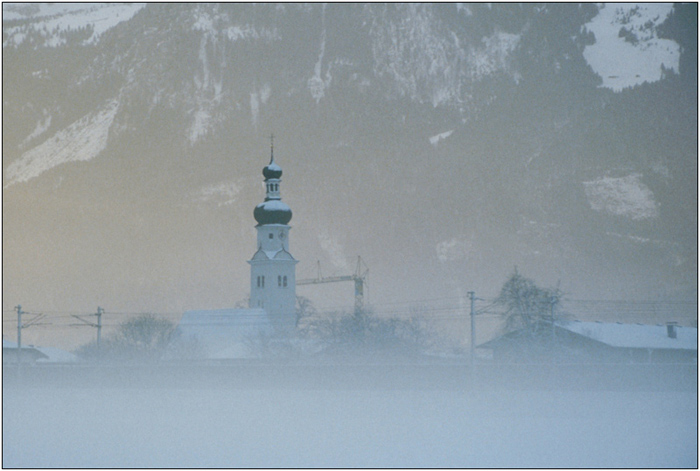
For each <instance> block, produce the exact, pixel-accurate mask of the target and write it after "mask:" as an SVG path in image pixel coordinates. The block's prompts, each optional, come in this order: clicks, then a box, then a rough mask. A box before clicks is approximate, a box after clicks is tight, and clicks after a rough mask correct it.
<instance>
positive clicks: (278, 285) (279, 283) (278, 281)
mask: <svg viewBox="0 0 700 471" xmlns="http://www.w3.org/2000/svg"><path fill="white" fill-rule="evenodd" d="M277 287H278V288H281V287H282V277H281V276H280V275H277Z"/></svg>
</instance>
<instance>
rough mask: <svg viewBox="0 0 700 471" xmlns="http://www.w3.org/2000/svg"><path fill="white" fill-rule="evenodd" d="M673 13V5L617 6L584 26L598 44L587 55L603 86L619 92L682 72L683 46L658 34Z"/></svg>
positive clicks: (642, 4)
mask: <svg viewBox="0 0 700 471" xmlns="http://www.w3.org/2000/svg"><path fill="white" fill-rule="evenodd" d="M672 11H673V4H671V3H663V4H648V3H613V4H608V5H604V6H603V7H602V8H601V9H600V12H599V13H598V15H597V16H596V17H595V18H593V20H591V22H590V23H587V24H586V25H585V26H584V28H586V29H587V30H588V31H590V32H592V33H593V34H594V35H595V41H596V42H595V44H593V45H591V46H588V47H586V49H585V50H584V51H583V55H584V57H585V58H586V60H587V61H588V63H589V64H590V66H591V67H592V68H593V70H595V71H596V73H597V74H598V75H600V77H601V78H602V79H603V85H602V86H603V87H607V88H611V89H612V90H614V91H616V92H619V91H620V90H623V89H624V88H628V87H633V86H635V85H639V84H642V83H644V82H655V81H657V80H660V79H661V78H663V74H664V70H666V71H673V72H678V61H679V58H680V48H679V45H678V44H677V43H676V42H675V41H672V40H669V39H661V38H659V36H658V34H657V27H658V26H659V25H660V24H662V23H663V22H664V21H665V20H666V19H667V18H668V16H669V15H670V14H671V12H672Z"/></svg>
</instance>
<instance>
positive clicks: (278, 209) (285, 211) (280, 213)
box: [253, 200, 292, 225]
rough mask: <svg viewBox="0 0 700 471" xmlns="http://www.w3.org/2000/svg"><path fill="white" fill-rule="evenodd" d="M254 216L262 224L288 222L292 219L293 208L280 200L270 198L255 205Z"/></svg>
mask: <svg viewBox="0 0 700 471" xmlns="http://www.w3.org/2000/svg"><path fill="white" fill-rule="evenodd" d="M253 216H254V217H255V220H256V221H258V224H260V225H266V224H287V223H289V221H291V220H292V210H291V209H290V208H289V206H288V205H287V204H286V203H283V202H282V201H280V200H268V201H264V202H262V203H260V204H259V205H257V206H256V207H255V210H254V211H253Z"/></svg>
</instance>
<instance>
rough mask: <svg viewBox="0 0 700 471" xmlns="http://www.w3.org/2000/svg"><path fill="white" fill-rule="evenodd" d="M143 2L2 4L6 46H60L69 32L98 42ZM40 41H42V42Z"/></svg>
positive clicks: (87, 42)
mask: <svg viewBox="0 0 700 471" xmlns="http://www.w3.org/2000/svg"><path fill="white" fill-rule="evenodd" d="M144 6H145V4H144V3H130V4H126V3H3V5H2V17H3V23H5V22H13V24H14V22H16V23H18V25H17V26H10V27H7V28H5V27H3V47H5V46H7V45H10V44H11V45H13V46H19V45H21V44H22V43H23V42H24V41H28V40H30V38H31V40H32V41H33V44H34V45H35V46H39V45H41V46H47V47H57V46H60V45H63V44H65V43H66V40H67V39H66V37H67V36H68V35H69V34H70V33H76V32H79V31H81V30H89V31H91V33H92V34H90V36H88V37H86V39H85V40H84V42H85V43H86V44H90V43H95V42H96V41H97V40H98V39H99V38H100V36H101V35H102V34H103V33H104V32H105V31H107V30H109V29H110V28H113V27H114V26H116V25H118V24H119V23H121V22H123V21H129V20H130V19H131V18H132V17H133V16H134V15H135V14H136V13H138V11H139V10H141V9H142V8H143V7H144ZM39 38H40V39H39Z"/></svg>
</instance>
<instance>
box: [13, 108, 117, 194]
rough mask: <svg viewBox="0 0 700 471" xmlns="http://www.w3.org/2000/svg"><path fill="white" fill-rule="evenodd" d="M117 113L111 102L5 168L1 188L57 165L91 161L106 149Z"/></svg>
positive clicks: (35, 175)
mask: <svg viewBox="0 0 700 471" xmlns="http://www.w3.org/2000/svg"><path fill="white" fill-rule="evenodd" d="M117 109H118V102H117V101H116V100H113V101H111V102H110V103H108V104H107V105H106V106H105V107H104V108H103V109H102V110H100V111H98V112H97V113H92V114H90V115H88V116H85V117H83V118H81V119H80V120H78V121H76V122H74V123H72V124H71V125H70V126H68V127H67V128H65V129H62V130H61V131H58V132H57V133H56V134H55V135H54V136H53V137H50V138H49V139H47V140H46V141H44V142H43V143H42V144H40V145H38V146H36V147H34V148H32V149H31V150H28V151H27V152H25V153H24V154H22V157H20V158H19V159H18V160H15V161H14V162H12V163H11V164H10V165H8V167H7V172H6V175H5V179H6V180H7V184H6V185H5V187H4V188H7V187H9V186H10V185H12V184H14V183H21V182H26V181H27V180H30V179H32V178H35V177H37V176H39V175H40V174H42V173H43V172H45V171H47V170H50V169H52V168H54V167H56V166H58V165H61V164H65V163H68V162H77V161H86V160H90V159H93V158H95V157H96V156H97V155H98V154H99V153H100V152H102V151H103V150H104V149H105V147H106V146H107V138H108V136H109V129H110V127H111V126H112V122H113V121H114V116H115V115H116V113H117ZM49 119H50V117H49Z"/></svg>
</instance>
